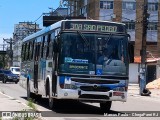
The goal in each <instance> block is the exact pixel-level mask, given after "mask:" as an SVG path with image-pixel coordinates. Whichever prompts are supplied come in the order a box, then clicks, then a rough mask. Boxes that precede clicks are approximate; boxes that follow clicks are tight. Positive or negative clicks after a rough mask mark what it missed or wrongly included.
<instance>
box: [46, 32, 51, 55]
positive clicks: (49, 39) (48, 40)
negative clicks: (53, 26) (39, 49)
mask: <svg viewBox="0 0 160 120" xmlns="http://www.w3.org/2000/svg"><path fill="white" fill-rule="evenodd" d="M50 42H51V34H49V35H48V39H47V50H46V58H48V57H49V47H50Z"/></svg>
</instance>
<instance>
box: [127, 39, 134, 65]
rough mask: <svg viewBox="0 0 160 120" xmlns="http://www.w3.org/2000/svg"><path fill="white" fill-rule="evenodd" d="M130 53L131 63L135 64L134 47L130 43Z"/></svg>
mask: <svg viewBox="0 0 160 120" xmlns="http://www.w3.org/2000/svg"><path fill="white" fill-rule="evenodd" d="M128 51H129V60H130V63H134V46H133V44H131V43H130V42H129V43H128Z"/></svg>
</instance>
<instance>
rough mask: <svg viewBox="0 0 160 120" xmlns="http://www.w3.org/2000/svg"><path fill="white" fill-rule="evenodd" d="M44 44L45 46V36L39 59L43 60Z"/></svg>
mask: <svg viewBox="0 0 160 120" xmlns="http://www.w3.org/2000/svg"><path fill="white" fill-rule="evenodd" d="M44 44H45V36H43V40H42V45H41V58H43V53H44Z"/></svg>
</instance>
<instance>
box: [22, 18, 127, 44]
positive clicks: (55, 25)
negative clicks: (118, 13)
mask: <svg viewBox="0 0 160 120" xmlns="http://www.w3.org/2000/svg"><path fill="white" fill-rule="evenodd" d="M65 21H83V22H85V21H91V22H105V23H115V24H120V25H125V24H124V23H120V22H112V21H102V20H88V19H72V20H61V21H58V22H56V23H54V24H52V25H50V26H48V27H45V28H44V29H42V30H40V31H38V32H36V33H33V34H32V35H29V36H27V37H26V38H24V39H23V42H25V41H28V40H30V39H33V38H35V37H38V36H40V35H42V34H45V33H47V32H49V31H51V30H54V29H56V28H60V27H61V24H62V22H65Z"/></svg>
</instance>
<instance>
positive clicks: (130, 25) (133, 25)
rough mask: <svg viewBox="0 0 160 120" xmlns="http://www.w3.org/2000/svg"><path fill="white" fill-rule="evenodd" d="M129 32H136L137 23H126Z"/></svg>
mask: <svg viewBox="0 0 160 120" xmlns="http://www.w3.org/2000/svg"><path fill="white" fill-rule="evenodd" d="M124 23H125V24H126V28H127V30H135V22H124Z"/></svg>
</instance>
